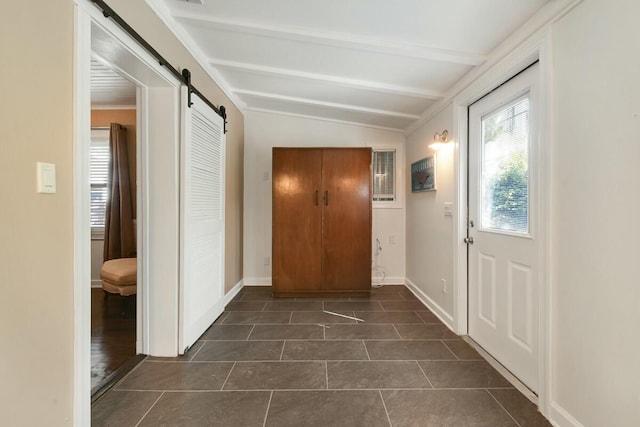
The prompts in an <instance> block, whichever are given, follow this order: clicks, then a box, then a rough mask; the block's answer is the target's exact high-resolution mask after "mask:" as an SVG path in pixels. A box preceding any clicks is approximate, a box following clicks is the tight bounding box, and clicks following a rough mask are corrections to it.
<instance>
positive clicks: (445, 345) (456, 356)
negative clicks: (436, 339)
mask: <svg viewBox="0 0 640 427" xmlns="http://www.w3.org/2000/svg"><path fill="white" fill-rule="evenodd" d="M440 342H441V343H442V345H444V347H445V348H446V349H447V350H449V352H450V353H451V354H453V357H455V358H456V360H462V359H460V358H459V357H458V355H457V354H455V353H454V352H453V350H451V349H450V348H449V346H448V345H447V343H446V342H444V340H440Z"/></svg>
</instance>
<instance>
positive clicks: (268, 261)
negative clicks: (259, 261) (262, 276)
mask: <svg viewBox="0 0 640 427" xmlns="http://www.w3.org/2000/svg"><path fill="white" fill-rule="evenodd" d="M269 264H271V257H269V256H266V257H264V266H265V267H269Z"/></svg>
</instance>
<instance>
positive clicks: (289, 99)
mask: <svg viewBox="0 0 640 427" xmlns="http://www.w3.org/2000/svg"><path fill="white" fill-rule="evenodd" d="M233 92H234V93H235V94H237V95H248V96H255V97H258V98H266V99H272V100H275V101H284V102H292V103H296V104H306V105H313V106H316V107H325V108H334V109H339V110H345V111H355V112H358V113H365V114H374V115H377V116H385V117H399V118H403V119H410V120H417V119H419V118H420V116H418V115H415V114H407V113H401V112H398V111H389V110H379V109H377V108H367V107H360V106H358V105H349V104H339V103H337V102H327V101H318V100H315V99H308V98H297V97H294V96H286V95H279V94H276V93H266V92H257V91H253V90H242V89H234V91H233Z"/></svg>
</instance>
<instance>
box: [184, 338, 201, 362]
mask: <svg viewBox="0 0 640 427" xmlns="http://www.w3.org/2000/svg"><path fill="white" fill-rule="evenodd" d="M196 342H198V341H196ZM204 346H205V343H202V345H201V346H200V348H199V349H198V350H196V352H195V353H193V356H191V357H190V358H189V360H188V362H193V359H195V358H196V356H197V355H198V353H200V350H202V349H203V348H204Z"/></svg>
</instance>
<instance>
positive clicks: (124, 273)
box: [89, 55, 141, 401]
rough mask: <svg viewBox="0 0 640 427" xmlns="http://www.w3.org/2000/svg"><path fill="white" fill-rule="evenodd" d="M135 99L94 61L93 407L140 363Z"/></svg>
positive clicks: (130, 86) (132, 90)
mask: <svg viewBox="0 0 640 427" xmlns="http://www.w3.org/2000/svg"><path fill="white" fill-rule="evenodd" d="M137 92H138V87H137V86H136V85H135V84H134V83H133V82H130V81H129V80H127V79H126V78H125V77H123V76H121V75H120V74H118V73H117V72H116V71H114V70H113V69H112V68H111V67H110V64H108V63H104V62H101V61H100V58H99V57H97V56H95V55H94V56H93V57H92V58H91V139H90V141H89V186H90V193H91V199H90V215H91V396H92V401H95V400H97V399H98V398H99V397H100V396H101V395H102V394H103V393H104V392H105V391H106V390H108V389H109V388H110V387H111V386H112V385H113V384H114V383H115V382H117V381H118V379H120V378H121V377H122V376H123V375H125V374H126V373H127V372H128V371H129V370H130V369H131V368H133V367H134V366H135V364H136V363H137V362H138V361H139V360H140V359H141V358H140V357H136V354H137V351H136V317H137V316H136V311H137V310H136V293H137V280H138V277H137V270H138V268H139V263H138V258H137V241H136V236H137V220H136V218H137V216H138V214H137V209H136V206H137V203H136V200H137V167H136V166H137V162H136V159H137V151H138V150H137V141H136V136H137V131H136V129H137V123H138V118H137V109H136V104H137ZM105 235H106V237H105Z"/></svg>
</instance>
